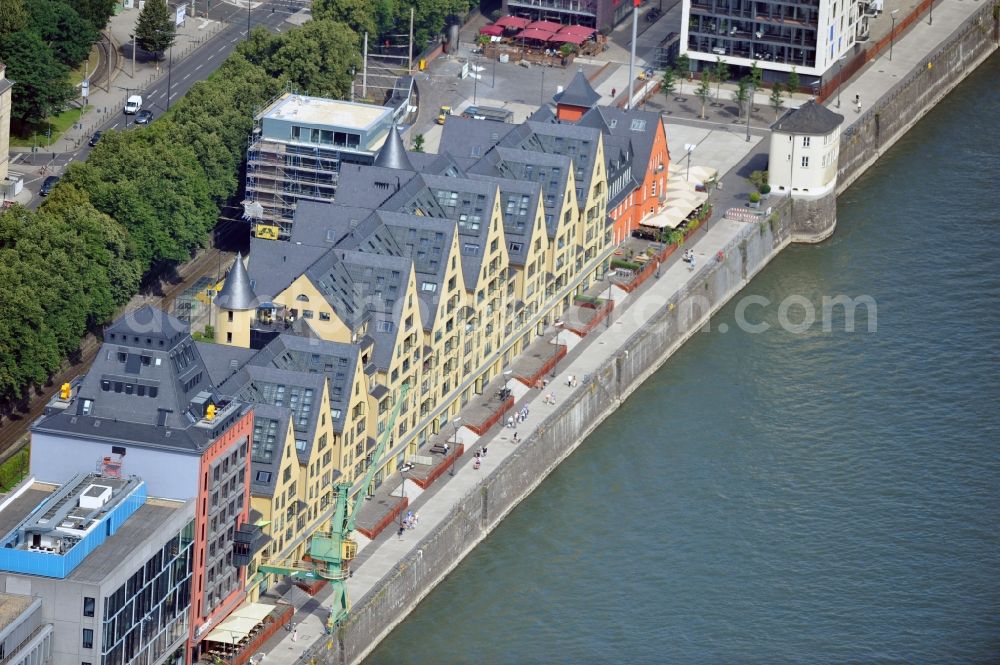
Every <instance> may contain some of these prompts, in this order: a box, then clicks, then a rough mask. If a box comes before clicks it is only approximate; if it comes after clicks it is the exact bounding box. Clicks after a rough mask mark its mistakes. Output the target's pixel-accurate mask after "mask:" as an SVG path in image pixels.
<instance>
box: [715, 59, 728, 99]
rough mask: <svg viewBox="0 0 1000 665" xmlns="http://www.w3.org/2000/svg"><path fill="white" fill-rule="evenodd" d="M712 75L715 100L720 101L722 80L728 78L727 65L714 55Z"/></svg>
mask: <svg viewBox="0 0 1000 665" xmlns="http://www.w3.org/2000/svg"><path fill="white" fill-rule="evenodd" d="M712 76H714V77H715V101H717V102H718V101H720V97H721V95H722V82H723V81H728V80H729V65H727V64H726V63H724V62H723V61H722V58H719V57H716V58H715V64H714V65H712Z"/></svg>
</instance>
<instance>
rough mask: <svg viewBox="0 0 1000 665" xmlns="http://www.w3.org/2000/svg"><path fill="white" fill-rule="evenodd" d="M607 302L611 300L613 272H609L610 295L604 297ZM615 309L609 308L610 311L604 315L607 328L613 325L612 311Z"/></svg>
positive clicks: (605, 327)
mask: <svg viewBox="0 0 1000 665" xmlns="http://www.w3.org/2000/svg"><path fill="white" fill-rule="evenodd" d="M604 302H605V303H608V302H611V273H608V297H607V298H605V299H604ZM612 311H613V310H610V309H609V310H608V313H607V314H605V315H604V329H605V330H607V329H608V328H610V327H611V312H612Z"/></svg>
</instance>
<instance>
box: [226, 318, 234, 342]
mask: <svg viewBox="0 0 1000 665" xmlns="http://www.w3.org/2000/svg"><path fill="white" fill-rule="evenodd" d="M230 314H232V312H230ZM226 342H227V343H228V344H232V343H233V333H231V332H227V333H226Z"/></svg>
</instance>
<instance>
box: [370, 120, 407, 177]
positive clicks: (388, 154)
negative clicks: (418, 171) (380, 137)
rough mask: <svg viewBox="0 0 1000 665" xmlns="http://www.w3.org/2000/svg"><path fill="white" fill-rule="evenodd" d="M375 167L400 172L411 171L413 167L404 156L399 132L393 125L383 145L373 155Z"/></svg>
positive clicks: (404, 150)
mask: <svg viewBox="0 0 1000 665" xmlns="http://www.w3.org/2000/svg"><path fill="white" fill-rule="evenodd" d="M375 166H381V167H383V168H387V169H397V170H400V171H412V170H413V165H412V164H410V159H409V158H408V157H407V156H406V148H405V147H404V146H403V139H402V137H400V135H399V130H397V129H396V126H395V125H393V126H392V129H390V130H389V134H388V136H386V137H385V143H383V144H382V147H381V148H379V151H378V154H376V155H375Z"/></svg>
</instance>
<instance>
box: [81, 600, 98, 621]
mask: <svg viewBox="0 0 1000 665" xmlns="http://www.w3.org/2000/svg"><path fill="white" fill-rule="evenodd" d="M95 605H96V603H95V601H94V599H93V598H90V597H89V596H84V597H83V616H85V617H92V616H94V606H95Z"/></svg>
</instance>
